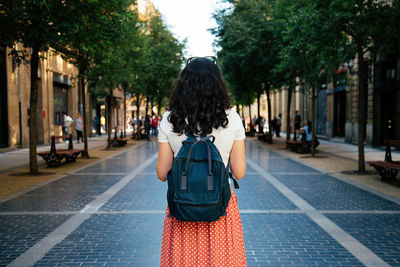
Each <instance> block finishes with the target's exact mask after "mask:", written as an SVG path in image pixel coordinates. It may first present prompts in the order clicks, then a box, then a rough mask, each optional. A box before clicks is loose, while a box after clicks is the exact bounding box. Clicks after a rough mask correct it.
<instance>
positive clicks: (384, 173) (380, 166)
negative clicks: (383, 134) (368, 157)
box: [367, 139, 400, 179]
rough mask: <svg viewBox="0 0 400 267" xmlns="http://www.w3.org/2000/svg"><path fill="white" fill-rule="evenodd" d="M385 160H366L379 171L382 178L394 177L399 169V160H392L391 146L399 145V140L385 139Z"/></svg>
mask: <svg viewBox="0 0 400 267" xmlns="http://www.w3.org/2000/svg"><path fill="white" fill-rule="evenodd" d="M385 144H386V151H385V160H383V161H367V163H368V164H369V165H371V166H373V167H374V168H375V169H376V171H377V172H378V173H379V175H380V176H381V178H382V179H387V178H392V179H393V178H395V177H396V176H397V173H398V172H399V171H400V161H393V160H392V150H391V147H392V146H396V147H400V140H391V139H386V140H385Z"/></svg>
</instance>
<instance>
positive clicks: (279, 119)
mask: <svg viewBox="0 0 400 267" xmlns="http://www.w3.org/2000/svg"><path fill="white" fill-rule="evenodd" d="M281 126H282V114H281V113H279V115H278V118H277V119H276V137H281V135H280V133H281Z"/></svg>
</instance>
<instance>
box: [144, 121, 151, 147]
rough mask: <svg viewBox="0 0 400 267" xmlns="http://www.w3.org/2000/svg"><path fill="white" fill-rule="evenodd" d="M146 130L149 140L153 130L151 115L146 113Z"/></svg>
mask: <svg viewBox="0 0 400 267" xmlns="http://www.w3.org/2000/svg"><path fill="white" fill-rule="evenodd" d="M144 130H145V131H146V140H147V141H149V140H150V131H151V122H150V115H146V119H145V120H144Z"/></svg>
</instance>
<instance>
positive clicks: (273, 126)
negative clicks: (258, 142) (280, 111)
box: [271, 116, 278, 136]
mask: <svg viewBox="0 0 400 267" xmlns="http://www.w3.org/2000/svg"><path fill="white" fill-rule="evenodd" d="M277 121H278V119H277V118H276V116H274V118H273V119H272V120H271V127H272V129H271V131H272V135H274V133H275V134H276V122H277ZM272 135H271V136H272Z"/></svg>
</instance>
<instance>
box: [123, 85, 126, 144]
mask: <svg viewBox="0 0 400 267" xmlns="http://www.w3.org/2000/svg"><path fill="white" fill-rule="evenodd" d="M126 87H127V86H126V85H125V86H124V124H123V126H124V137H126V89H127V88H126Z"/></svg>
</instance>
